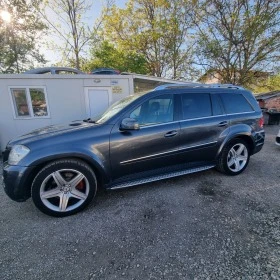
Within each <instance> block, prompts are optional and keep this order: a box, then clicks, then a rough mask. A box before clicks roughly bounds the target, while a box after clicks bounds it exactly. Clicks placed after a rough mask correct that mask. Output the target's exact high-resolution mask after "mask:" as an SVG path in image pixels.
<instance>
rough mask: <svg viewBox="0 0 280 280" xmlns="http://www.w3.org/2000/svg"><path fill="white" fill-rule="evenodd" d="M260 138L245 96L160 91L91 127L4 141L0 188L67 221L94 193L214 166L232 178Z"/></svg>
mask: <svg viewBox="0 0 280 280" xmlns="http://www.w3.org/2000/svg"><path fill="white" fill-rule="evenodd" d="M264 137H265V133H264V130H263V117H262V112H261V110H260V108H259V106H258V103H257V101H256V100H255V98H254V96H253V95H252V93H251V92H249V91H247V90H244V89H242V88H239V87H235V86H231V85H214V86H209V85H204V84H190V85H184V86H182V85H180V86H165V87H163V89H159V90H154V91H152V92H150V93H147V94H144V95H134V96H130V97H128V98H125V99H123V100H121V101H119V102H117V103H115V104H114V105H112V106H111V107H110V108H109V109H108V110H107V111H106V112H105V113H104V114H103V115H102V116H101V117H99V118H98V119H96V120H92V119H88V120H84V121H79V122H77V121H76V122H72V123H70V124H68V125H54V126H49V127H45V128H42V129H38V130H35V131H33V132H31V133H30V134H27V135H23V136H21V137H19V138H17V139H15V140H13V141H10V142H9V143H8V145H7V148H6V150H5V152H4V155H3V159H4V172H3V175H4V188H5V191H6V193H7V194H8V196H9V197H10V198H11V199H13V200H16V201H25V200H26V199H28V198H29V197H30V196H31V197H32V199H33V201H34V203H35V205H36V206H37V207H38V208H39V209H40V210H41V211H42V212H44V213H46V214H49V215H53V216H67V215H71V214H74V213H76V212H78V211H80V210H82V209H83V208H85V207H86V206H87V205H88V204H89V203H90V201H91V200H92V199H93V198H94V196H95V194H96V191H97V189H98V188H106V189H119V188H124V187H129V186H135V185H139V184H144V183H148V182H153V181H157V180H161V179H166V178H171V177H175V176H180V175H184V174H189V173H193V172H198V171H202V170H206V169H209V168H213V167H216V168H217V169H218V170H219V171H221V172H223V173H226V174H228V175H237V174H239V173H241V172H243V171H244V169H245V168H246V166H247V164H248V162H249V159H250V156H251V155H253V154H255V153H257V152H259V151H260V150H261V148H262V146H263V144H264ZM186 180H187V178H186Z"/></svg>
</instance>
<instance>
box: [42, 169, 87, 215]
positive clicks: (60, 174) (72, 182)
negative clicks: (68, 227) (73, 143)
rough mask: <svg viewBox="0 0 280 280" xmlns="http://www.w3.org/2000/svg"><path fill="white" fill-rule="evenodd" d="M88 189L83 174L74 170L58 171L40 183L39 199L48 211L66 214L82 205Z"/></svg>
mask: <svg viewBox="0 0 280 280" xmlns="http://www.w3.org/2000/svg"><path fill="white" fill-rule="evenodd" d="M89 189H90V187H89V182H88V180H87V178H86V176H85V175H84V174H83V173H81V172H80V171H78V170H74V169H60V170H57V171H55V172H53V173H51V174H50V175H48V176H47V177H46V178H45V180H44V181H43V182H42V184H41V187H40V198H41V201H42V202H43V204H44V205H45V206H46V207H47V208H49V209H50V210H53V211H56V212H68V211H71V210H74V209H76V208H78V207H79V206H81V205H82V204H83V203H84V201H85V200H86V199H87V197H88V194H89Z"/></svg>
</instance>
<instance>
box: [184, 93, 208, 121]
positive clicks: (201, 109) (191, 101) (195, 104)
mask: <svg viewBox="0 0 280 280" xmlns="http://www.w3.org/2000/svg"><path fill="white" fill-rule="evenodd" d="M182 111H183V119H184V120H187V119H196V118H202V117H209V116H212V110H211V101H210V95H209V94H208V93H186V94H183V95H182Z"/></svg>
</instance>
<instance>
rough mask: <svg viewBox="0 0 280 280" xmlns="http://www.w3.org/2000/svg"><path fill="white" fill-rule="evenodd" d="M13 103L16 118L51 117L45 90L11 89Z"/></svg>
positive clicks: (37, 88)
mask: <svg viewBox="0 0 280 280" xmlns="http://www.w3.org/2000/svg"><path fill="white" fill-rule="evenodd" d="M10 90H11V95H12V102H13V106H14V112H15V117H16V118H42V117H49V109H48V103H47V96H46V90H45V88H43V87H42V88H41V87H20V88H11V89H10Z"/></svg>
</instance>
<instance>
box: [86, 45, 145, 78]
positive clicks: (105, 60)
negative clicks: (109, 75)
mask: <svg viewBox="0 0 280 280" xmlns="http://www.w3.org/2000/svg"><path fill="white" fill-rule="evenodd" d="M91 53H92V59H91V60H90V61H89V62H87V63H86V64H85V65H84V66H83V70H84V71H91V70H92V69H94V68H99V67H109V68H115V69H118V70H120V71H121V72H134V73H138V74H148V68H147V62H146V60H145V58H144V57H143V56H142V55H141V54H138V53H136V52H133V51H127V52H124V51H122V50H119V49H117V48H116V47H115V46H113V45H112V44H110V43H109V42H108V41H103V42H101V44H100V45H99V47H96V46H94V47H93V48H92V50H91Z"/></svg>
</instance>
